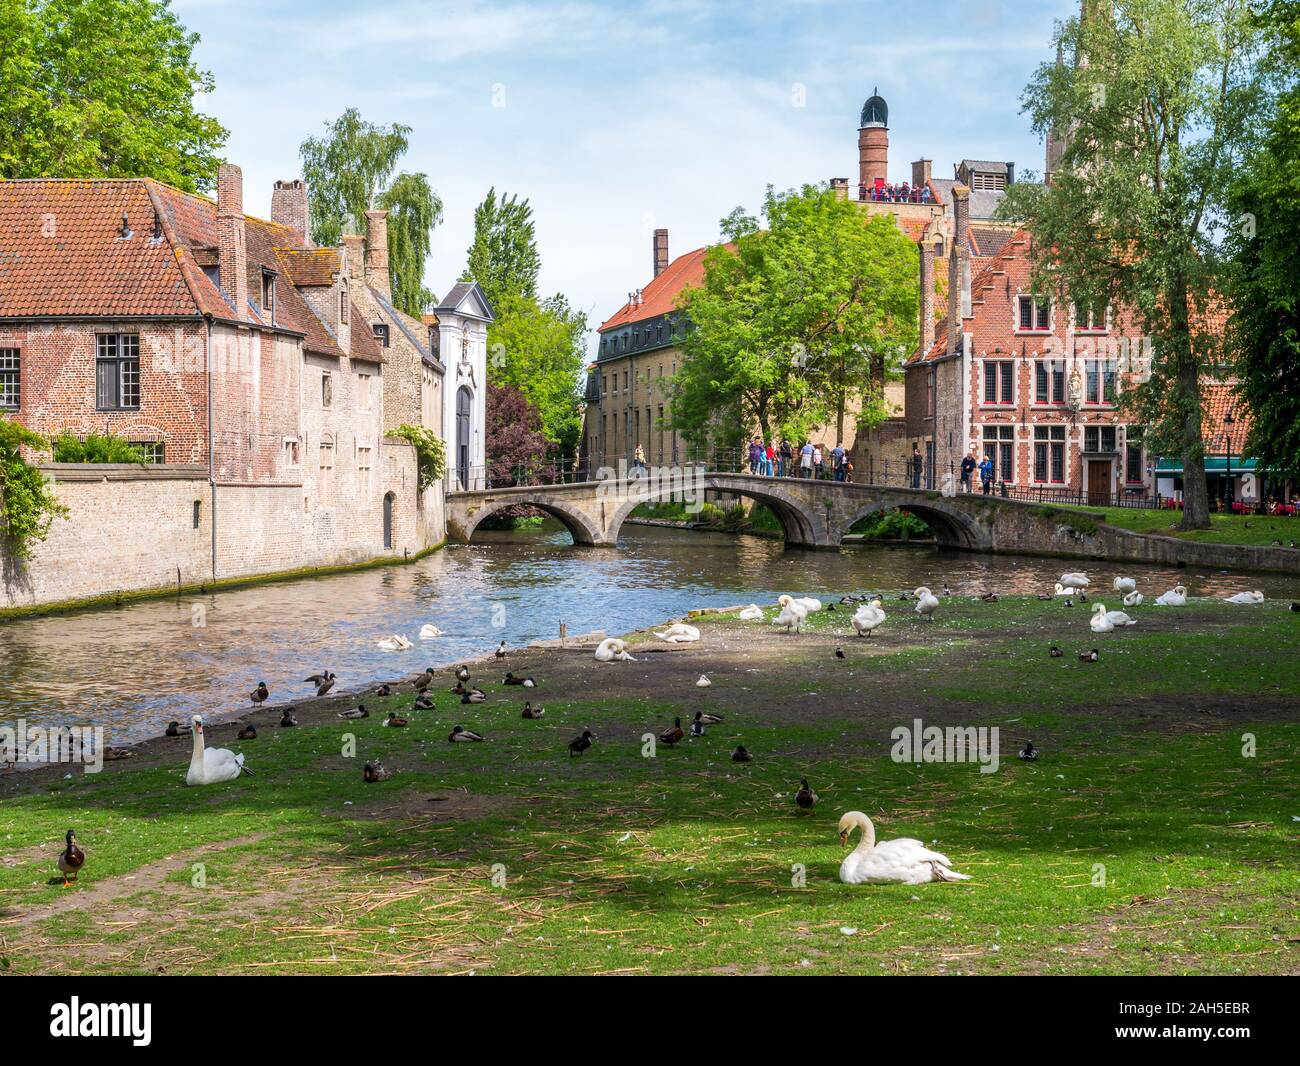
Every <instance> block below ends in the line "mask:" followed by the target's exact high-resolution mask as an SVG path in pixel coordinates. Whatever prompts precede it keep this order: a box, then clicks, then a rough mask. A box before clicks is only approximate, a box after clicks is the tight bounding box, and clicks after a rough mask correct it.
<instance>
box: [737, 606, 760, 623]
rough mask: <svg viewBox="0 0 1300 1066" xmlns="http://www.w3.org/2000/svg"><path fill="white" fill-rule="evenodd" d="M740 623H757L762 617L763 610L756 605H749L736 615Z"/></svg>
mask: <svg viewBox="0 0 1300 1066" xmlns="http://www.w3.org/2000/svg"><path fill="white" fill-rule="evenodd" d="M736 617H737V618H739V619H740V620H741V621H742V622H757V621H759V620H760V619H761V618H762V617H763V609H762V608H761V607H760V606H759V605H758V604H756V603H751V604H750V605H749V606H748V607H745V608H743V609H742V610H741V612H740V613H739V614H738V615H736Z"/></svg>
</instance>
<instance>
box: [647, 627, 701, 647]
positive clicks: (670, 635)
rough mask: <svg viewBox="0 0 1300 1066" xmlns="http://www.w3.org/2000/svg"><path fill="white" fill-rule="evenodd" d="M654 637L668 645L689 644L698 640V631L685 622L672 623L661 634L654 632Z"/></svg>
mask: <svg viewBox="0 0 1300 1066" xmlns="http://www.w3.org/2000/svg"><path fill="white" fill-rule="evenodd" d="M655 636H656V637H658V638H659V639H660V640H665V641H667V642H668V643H669V644H689V643H691V641H695V640H699V639H700V631H699V630H698V629H696V628H695V627H694V626H688V625H687V624H686V623H685V622H674V623H673V624H672V625H670V626H669V627H668V628H667V629H665V630H664V631H663V632H662V633H659V632H656V633H655Z"/></svg>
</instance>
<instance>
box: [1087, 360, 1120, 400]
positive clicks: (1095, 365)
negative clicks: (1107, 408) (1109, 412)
mask: <svg viewBox="0 0 1300 1066" xmlns="http://www.w3.org/2000/svg"><path fill="white" fill-rule="evenodd" d="M1085 365H1086V368H1087V372H1088V373H1087V383H1086V387H1085V389H1084V394H1083V400H1084V403H1092V404H1113V403H1114V402H1115V368H1114V366H1113V365H1112V364H1111V363H1110V362H1109V361H1108V360H1106V359H1089V360H1087V362H1086V364H1085Z"/></svg>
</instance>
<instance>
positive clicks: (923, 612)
mask: <svg viewBox="0 0 1300 1066" xmlns="http://www.w3.org/2000/svg"><path fill="white" fill-rule="evenodd" d="M912 595H913V596H915V597H916V613H917V614H919V615H920V616H921V617H922V618H928V619H929V620H930V621H931V622H933V621H934V612H935V611H937V610H938V609H939V597H938V596H936V595H935V594H934V593H933V592H931V591H930V590H929V589H928V588H926V587H925V586H924V585H922V586H921V587H920V588H919V589H917V590H916V591H915V592H913V593H912Z"/></svg>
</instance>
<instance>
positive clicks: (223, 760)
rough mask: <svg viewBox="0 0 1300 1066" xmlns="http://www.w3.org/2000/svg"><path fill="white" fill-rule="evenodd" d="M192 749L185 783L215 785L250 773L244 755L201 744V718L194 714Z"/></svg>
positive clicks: (192, 719) (227, 749) (192, 720)
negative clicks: (245, 765) (246, 767)
mask: <svg viewBox="0 0 1300 1066" xmlns="http://www.w3.org/2000/svg"><path fill="white" fill-rule="evenodd" d="M190 721H191V722H192V723H193V724H194V751H193V754H192V755H191V756H190V769H189V772H188V773H187V774H186V775H185V783H186V784H187V785H215V784H216V783H217V782H219V781H233V780H234V779H235V778H236V777H238V776H239V775H240V774H247V773H252V771H251V770H246V769H245V768H244V755H243V753H242V752H241V753H240V754H238V755H236V754H235V753H234V752H233V751H231V750H230V749H229V748H205V747H204V746H203V719H202V718H201V717H199V715H197V714H196V715H194V716H193V717H192V718H191V719H190Z"/></svg>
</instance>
